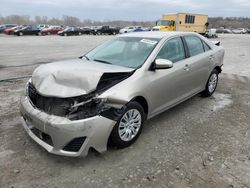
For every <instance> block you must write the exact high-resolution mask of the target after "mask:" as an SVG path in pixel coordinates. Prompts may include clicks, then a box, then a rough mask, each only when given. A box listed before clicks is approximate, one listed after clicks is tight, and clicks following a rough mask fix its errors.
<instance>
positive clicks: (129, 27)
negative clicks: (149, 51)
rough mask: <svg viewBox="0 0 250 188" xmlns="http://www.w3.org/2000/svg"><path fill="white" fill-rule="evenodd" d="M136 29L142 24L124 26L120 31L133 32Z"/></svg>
mask: <svg viewBox="0 0 250 188" xmlns="http://www.w3.org/2000/svg"><path fill="white" fill-rule="evenodd" d="M136 29H141V27H140V26H128V27H124V28H122V29H120V31H119V32H120V33H121V34H122V33H130V32H133V31H135V30H136Z"/></svg>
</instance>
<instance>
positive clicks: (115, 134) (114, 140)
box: [110, 101, 145, 148]
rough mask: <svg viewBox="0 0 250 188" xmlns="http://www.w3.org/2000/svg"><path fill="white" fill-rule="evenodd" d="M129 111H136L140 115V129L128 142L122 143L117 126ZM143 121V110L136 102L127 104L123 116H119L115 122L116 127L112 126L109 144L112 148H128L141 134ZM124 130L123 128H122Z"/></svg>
mask: <svg viewBox="0 0 250 188" xmlns="http://www.w3.org/2000/svg"><path fill="white" fill-rule="evenodd" d="M129 110H137V112H139V113H140V115H141V124H140V127H139V129H138V131H137V133H136V135H135V136H134V137H133V138H132V139H131V140H129V141H124V140H122V138H121V137H120V135H119V124H120V121H121V120H122V118H123V116H124V115H125V114H126V113H127V112H128V111H129ZM144 121H145V113H144V110H143V108H142V106H141V105H140V104H139V103H138V102H135V101H133V102H129V103H128V104H127V105H126V107H125V110H124V112H123V114H122V115H121V117H120V118H119V120H118V121H117V123H116V125H115V126H114V128H113V130H112V132H111V134H110V143H111V144H112V145H113V146H116V147H118V148H125V147H128V146H130V145H131V144H133V143H134V142H135V141H136V140H137V138H138V137H139V136H140V134H141V131H142V128H143V124H144ZM124 129H125V128H124Z"/></svg>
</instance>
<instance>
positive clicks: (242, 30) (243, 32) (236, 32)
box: [232, 28, 247, 34]
mask: <svg viewBox="0 0 250 188" xmlns="http://www.w3.org/2000/svg"><path fill="white" fill-rule="evenodd" d="M232 32H233V33H234V34H246V33H247V30H246V29H245V28H238V29H233V30H232Z"/></svg>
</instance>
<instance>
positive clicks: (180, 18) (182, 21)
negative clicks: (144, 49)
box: [153, 13, 208, 34]
mask: <svg viewBox="0 0 250 188" xmlns="http://www.w3.org/2000/svg"><path fill="white" fill-rule="evenodd" d="M207 26H208V15H203V14H191V13H176V14H164V15H162V19H161V20H158V21H157V22H156V26H155V27H153V31H193V32H197V33H200V34H205V32H206V29H207Z"/></svg>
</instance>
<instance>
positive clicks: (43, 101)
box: [28, 83, 74, 116]
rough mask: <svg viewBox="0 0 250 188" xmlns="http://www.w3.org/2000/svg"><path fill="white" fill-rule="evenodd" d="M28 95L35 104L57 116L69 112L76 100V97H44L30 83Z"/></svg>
mask: <svg viewBox="0 0 250 188" xmlns="http://www.w3.org/2000/svg"><path fill="white" fill-rule="evenodd" d="M28 96H29V98H30V100H31V102H32V103H33V105H34V106H35V107H36V108H38V109H40V110H42V111H44V112H46V113H48V114H53V115H57V116H65V115H66V114H68V113H69V108H70V106H71V104H72V103H73V102H74V99H73V98H72V99H66V98H57V97H44V96H42V95H40V94H39V93H38V92H37V90H36V88H35V87H34V86H33V85H32V84H31V83H29V84H28Z"/></svg>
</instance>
